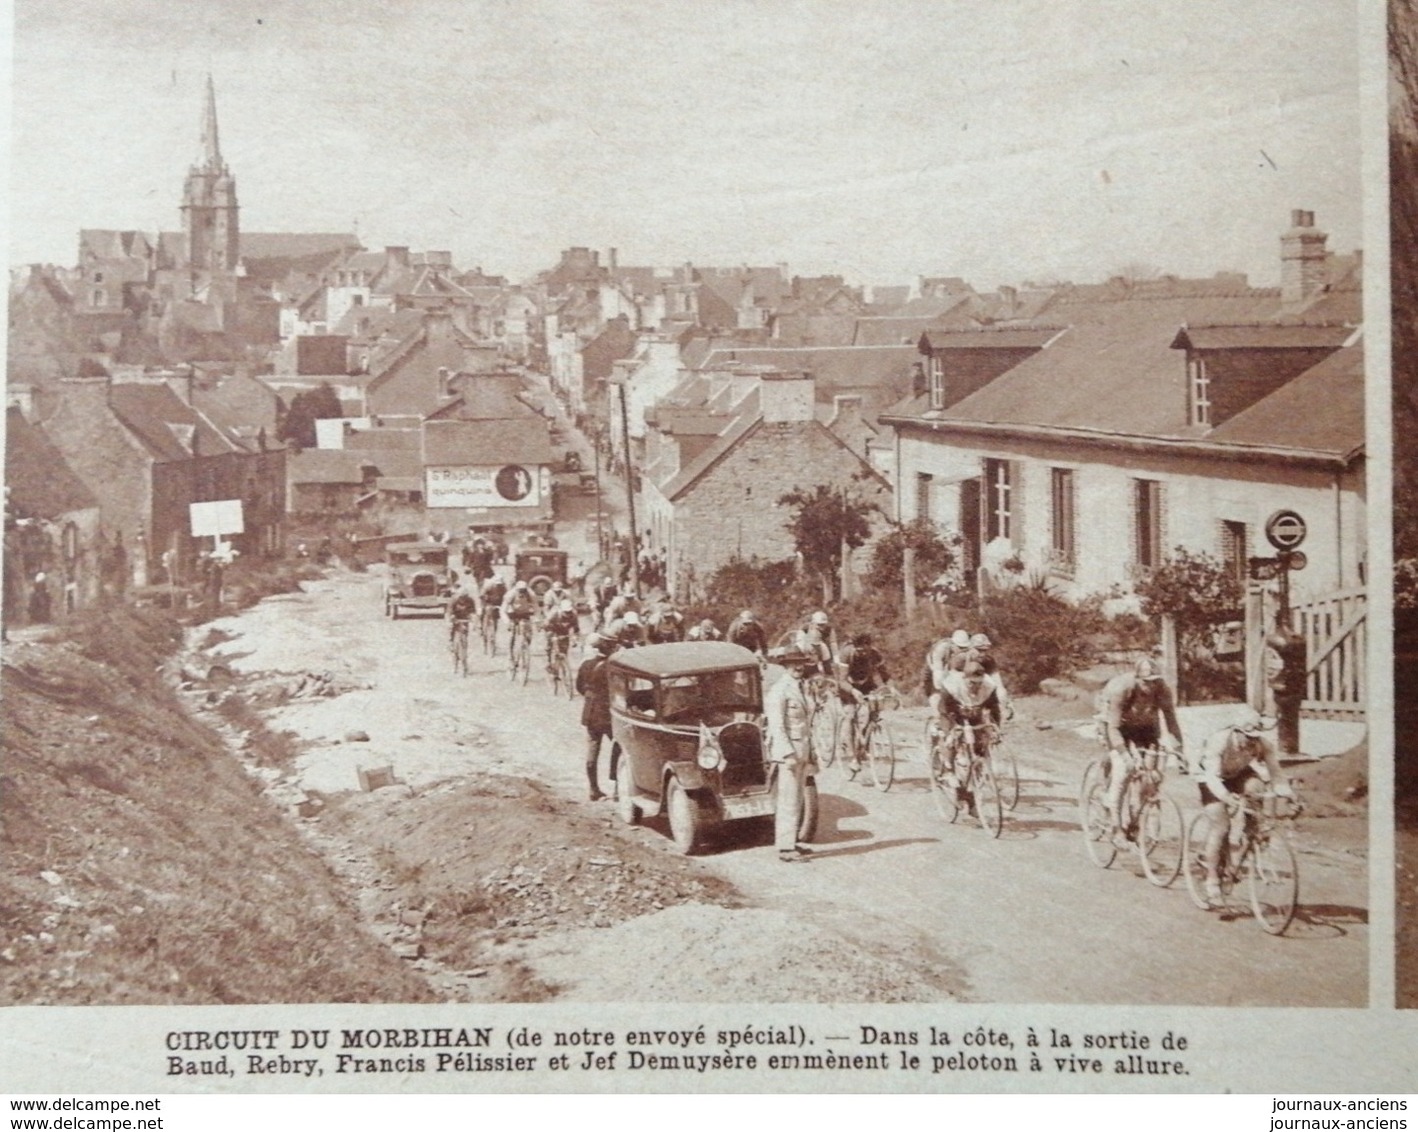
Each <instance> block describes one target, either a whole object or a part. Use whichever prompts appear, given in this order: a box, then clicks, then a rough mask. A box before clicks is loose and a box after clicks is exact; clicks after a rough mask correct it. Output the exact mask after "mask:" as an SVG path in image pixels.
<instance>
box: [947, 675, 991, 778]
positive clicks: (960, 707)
mask: <svg viewBox="0 0 1418 1132" xmlns="http://www.w3.org/2000/svg"><path fill="white" fill-rule="evenodd" d="M939 703H940V707H939V716H940V718H941V719H943V721H944V722H945V723H946V725H947V732H948V731H949V730H953V729H954V728H957V727H964V726H965V724H967V723H968V724H969V725H970V726H971V727H972V728H974V733H975V734H974V742H975V752H974V753H975V757H976V758H984V757H985V756H986V755H988V754H989V750H990V748H989V740H988V735H987V732H986V729H985V727H984V725H985V724H987V723H990V724H993V725H994V726H995V727H996V728H998V727H999V725H1000V714H1001V713H1000V702H999V689H998V688H997V687H996V686H995V685H994V684H992V683H991V682H990V679H989V676H988V674H987V673H986V672H985V666H984V665H983V664H981V663H980V662H979V661H977V660H972V661H969V662H967V663H966V665H965V667H964V668H960V669H952V670H951V672H950V674H949V675H948V676H946V678H945V684H944V686H943V687H942V688H941V690H940V700H939ZM955 753H956V752H955V744H953V743H949V744H946V746H945V760H946V766H945V770H946V774H947V776H948V777H947V782H948V783H949V784H950V785H951V786H954V787H955V788H956V789H957V790H958V789H960V786H961V778H962V774H961V771H960V770H959V769H957V767H956V765H955Z"/></svg>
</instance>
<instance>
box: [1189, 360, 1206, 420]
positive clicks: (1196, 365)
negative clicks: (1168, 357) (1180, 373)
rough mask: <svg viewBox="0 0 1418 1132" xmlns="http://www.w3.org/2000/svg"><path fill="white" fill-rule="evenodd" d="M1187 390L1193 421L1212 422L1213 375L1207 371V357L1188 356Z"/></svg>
mask: <svg viewBox="0 0 1418 1132" xmlns="http://www.w3.org/2000/svg"><path fill="white" fill-rule="evenodd" d="M1187 390H1188V397H1189V399H1190V401H1191V423H1192V424H1194V425H1209V424H1211V376H1210V375H1209V374H1208V373H1207V372H1206V359H1205V358H1203V357H1202V356H1201V355H1199V354H1191V355H1189V356H1188V357H1187Z"/></svg>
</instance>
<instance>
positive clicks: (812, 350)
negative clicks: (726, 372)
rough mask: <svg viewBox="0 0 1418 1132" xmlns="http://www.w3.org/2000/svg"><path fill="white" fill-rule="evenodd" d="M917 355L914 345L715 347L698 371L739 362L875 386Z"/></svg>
mask: <svg viewBox="0 0 1418 1132" xmlns="http://www.w3.org/2000/svg"><path fill="white" fill-rule="evenodd" d="M918 357H919V355H918V354H917V352H916V346H915V344H914V343H912V344H911V345H909V346H783V347H772V346H764V347H749V348H746V349H745V348H742V347H734V348H730V349H722V348H721V349H716V350H712V351H710V353H709V354H708V355H707V356H706V357H705V359H704V362H703V364H702V365H701V366H700V367H699V368H700V369H701V370H710V369H714V368H716V367H720V366H727V365H735V364H743V365H759V366H773V367H775V368H778V369H787V370H811V371H812V374H813V376H814V377H815V378H816V379H817V386H818V388H819V389H820V390H821V389H826V390H831V389H838V388H856V387H859V386H863V385H875V384H878V383H880V382H883V381H885V380H886V379H887V378H888V377H892V376H896V375H899V374H903V373H909V372H910V371H911V367H912V366H913V365H915V363H916V359H917V358H918Z"/></svg>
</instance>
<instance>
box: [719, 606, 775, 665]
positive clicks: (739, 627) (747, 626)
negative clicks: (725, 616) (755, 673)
mask: <svg viewBox="0 0 1418 1132" xmlns="http://www.w3.org/2000/svg"><path fill="white" fill-rule="evenodd" d="M726 636H727V638H728V641H729V643H730V644H734V645H738V646H740V647H741V648H746V649H748V651H749V652H753V653H757V654H758V655H759V656H763V655H765V654H766V653H767V652H768V634H767V633H765V632H764V631H763V626H762V625H761V624H760V623H759V621H758V618H757V617H756V616H755V615H754V612H753V610H751V609H745V610H744V611H743V612H742V613H740V614H739V615H738V616H737V617H735V618H734V619H733V620H732V621H731V622H729V631H728V633H727V634H726Z"/></svg>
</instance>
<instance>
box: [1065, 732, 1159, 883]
mask: <svg viewBox="0 0 1418 1132" xmlns="http://www.w3.org/2000/svg"><path fill="white" fill-rule="evenodd" d="M1166 758H1167V756H1166V755H1165V754H1164V753H1163V752H1161V751H1159V750H1157V749H1156V748H1154V747H1144V748H1142V749H1140V750H1130V751H1129V766H1128V771H1127V777H1126V778H1125V779H1124V780H1123V787H1122V790H1121V791H1120V792H1119V794H1118V829H1119V830H1120V832H1121V834H1122V836H1123V838H1124V840H1125V841H1126V842H1127V843H1128V844H1130V845H1132V847H1133V848H1134V849H1135V850H1136V851H1137V856H1138V860H1139V862H1140V863H1141V865H1142V872H1143V875H1144V876H1146V877H1147V879H1148V880H1149V881H1150V882H1151V883H1152V884H1154V885H1156V886H1157V887H1158V888H1166V887H1168V886H1169V885H1170V884H1171V883H1172V882H1173V881H1175V880H1176V879H1177V874H1178V873H1180V872H1181V871H1182V861H1183V844H1184V840H1185V838H1184V831H1183V829H1182V811H1181V808H1180V807H1179V806H1178V805H1177V803H1176V802H1175V801H1174V800H1173V799H1171V798H1167V797H1164V796H1163V794H1162V782H1163V779H1164V777H1165V769H1164V768H1165V766H1166ZM1080 794H1081V797H1082V801H1081V803H1080V805H1081V810H1082V813H1081V815H1080V825H1081V826H1082V828H1083V844H1084V848H1085V849H1086V850H1087V851H1088V856H1089V858H1090V859H1091V860H1092V862H1093V863H1094V864H1095V865H1097V866H1098V867H1099V868H1100V869H1106V868H1108V867H1109V866H1111V865H1112V863H1113V862H1114V861H1115V860H1116V859H1117V856H1118V849H1119V846H1118V845H1117V844H1116V842H1115V841H1114V838H1113V828H1112V825H1113V823H1112V820H1111V818H1110V816H1109V814H1108V780H1107V778H1106V777H1104V774H1103V760H1102V759H1095V760H1093V762H1091V763H1089V765H1088V766H1087V767H1086V768H1085V769H1084V772H1083V787H1082V789H1081V790H1080Z"/></svg>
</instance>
